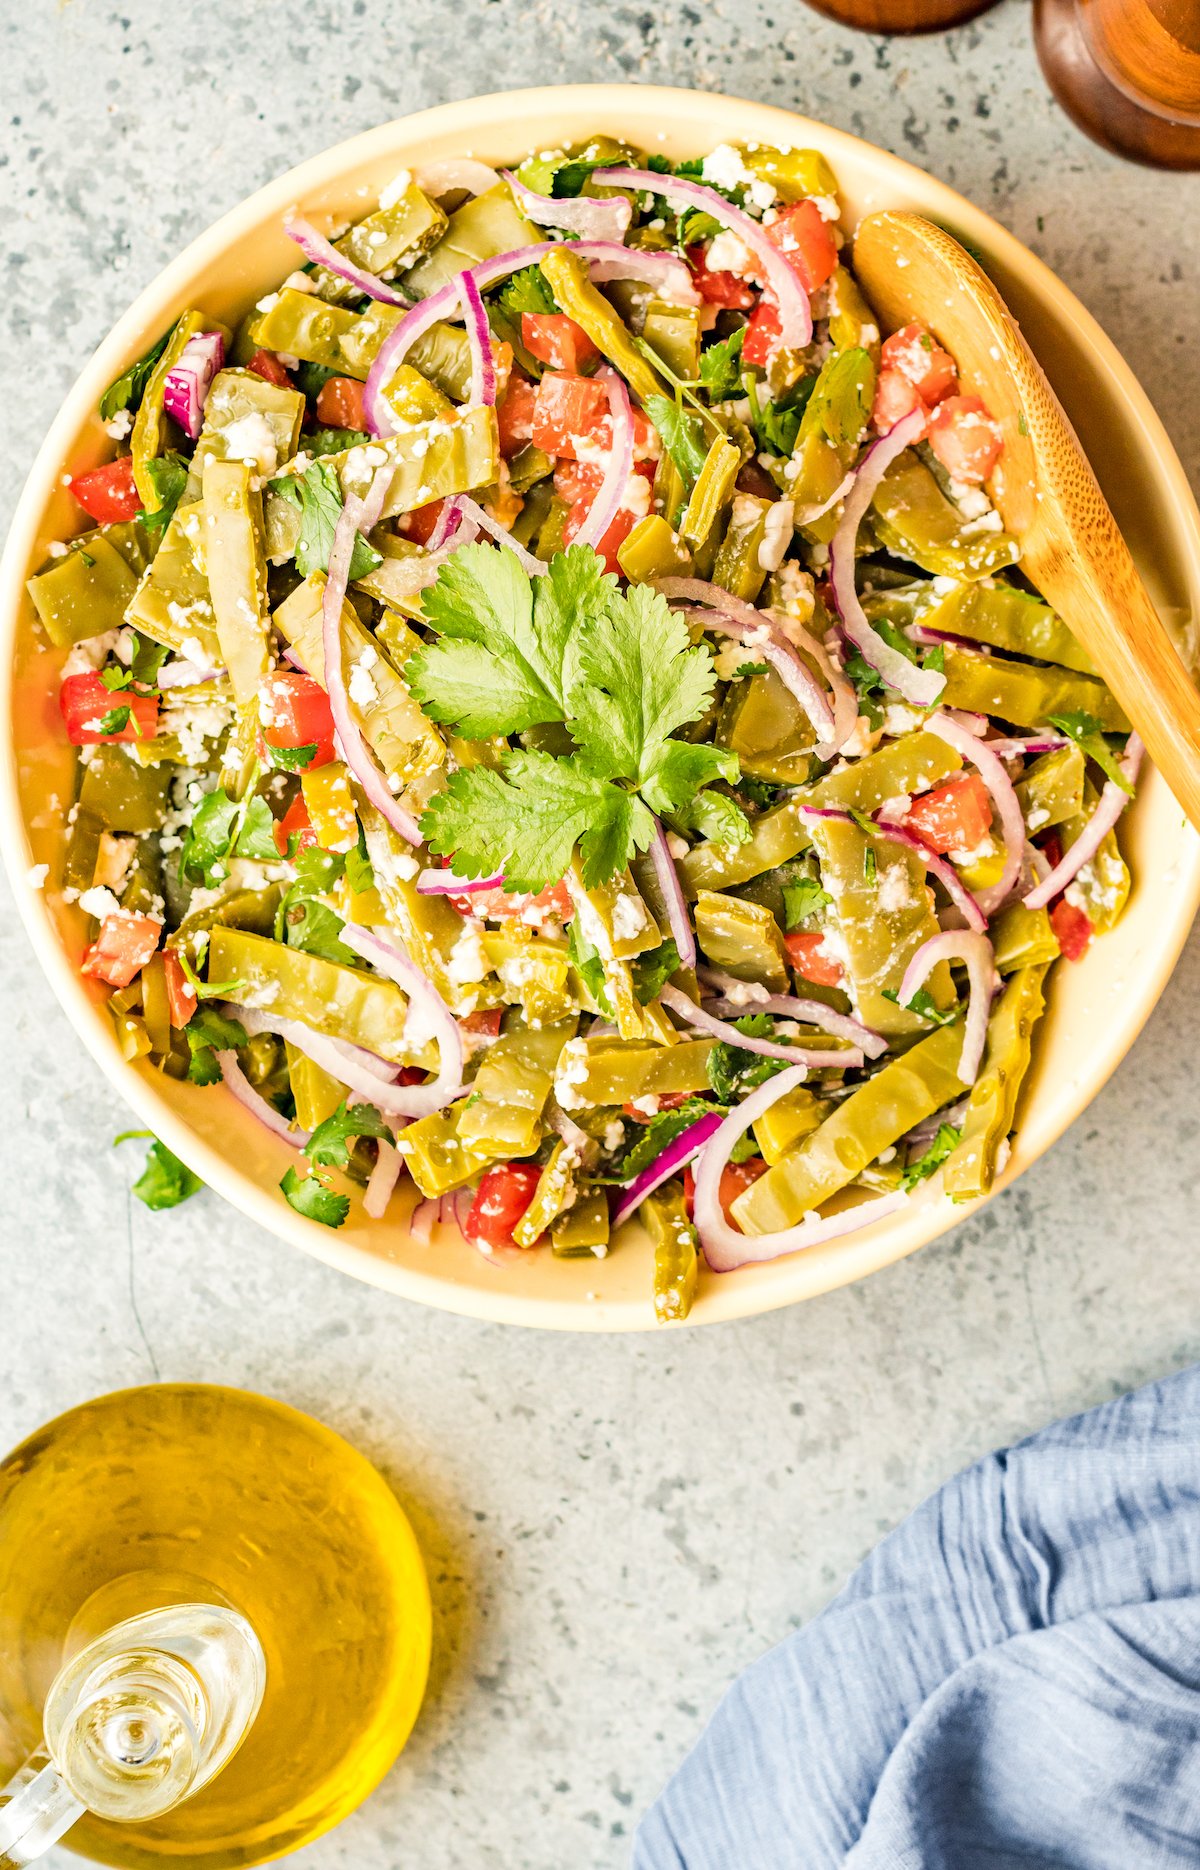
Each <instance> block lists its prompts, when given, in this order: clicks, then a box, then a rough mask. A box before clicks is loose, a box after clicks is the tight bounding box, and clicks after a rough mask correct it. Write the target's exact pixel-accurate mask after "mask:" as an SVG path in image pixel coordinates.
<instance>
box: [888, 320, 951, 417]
mask: <svg viewBox="0 0 1200 1870" xmlns="http://www.w3.org/2000/svg"><path fill="white" fill-rule="evenodd" d="M880 357H881V361H882V367H883V369H884V370H885V371H887V370H894V371H896V372H897V373H898V374H899V375H900V376H902V377H903V378H904V379H905V380H906V382H908V383H911V384H912V386H913V388H914V389H915V390H916V392H917V395H918V396H919V397H920V398H921V401H922V402H923V403H924V404H925V405H926V407H927V408H929V409H932V408H933V406H934V404H935V403H940V402H941V401H942V399H943V398H944V397H946V396H950V395H952V394H953V393H954V391H955V390H956V389H957V388H958V371H957V370H956V368H955V364H954V359H953V357H951V355H950V353H949V351H944V350H943V349H942V347H941V345H940V344H938V343H937V342H936V340H935V339H934V338H932V337H931V336H930V334H929V333H928V331H926V330H925V328H924V326H922V325H905V326H903V328H902V329H901V330H899V331H893V333H892V335H891V337H890V338H885V339H884V340H883V347H882V350H881V352H880Z"/></svg>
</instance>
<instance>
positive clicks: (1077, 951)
mask: <svg viewBox="0 0 1200 1870" xmlns="http://www.w3.org/2000/svg"><path fill="white" fill-rule="evenodd" d="M1050 926H1051V928H1052V929H1053V930H1054V933H1055V935H1056V937H1057V939H1058V945H1059V947H1060V948H1061V949H1062V951H1063V953H1064V954H1065V955H1066V957H1067V960H1068V961H1082V959H1083V957H1084V955H1085V954H1086V953H1087V951H1088V946H1089V944H1090V942H1091V939H1092V936H1093V935H1094V934H1095V932H1096V931H1095V929H1094V928H1093V927H1092V919H1091V917H1090V916H1089V915H1088V913H1087V911H1086V910H1084V909H1079V908H1077V907H1076V906H1075V904H1074V903H1069V902H1068V901H1067V899H1066V897H1065V896H1060V897H1059V899H1058V901H1057V902H1056V903H1055V905H1054V907H1053V909H1052V910H1051V911H1050Z"/></svg>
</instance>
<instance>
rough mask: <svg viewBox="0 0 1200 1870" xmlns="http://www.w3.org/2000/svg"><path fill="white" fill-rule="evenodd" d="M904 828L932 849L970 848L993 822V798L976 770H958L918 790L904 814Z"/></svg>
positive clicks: (962, 849)
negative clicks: (940, 782) (941, 782)
mask: <svg viewBox="0 0 1200 1870" xmlns="http://www.w3.org/2000/svg"><path fill="white" fill-rule="evenodd" d="M904 824H905V827H906V829H907V830H909V831H915V832H916V834H917V836H918V837H919V838H920V839H921V840H922V841H923V842H924V843H926V844H928V846H929V848H930V850H933V851H942V852H945V851H973V850H975V849H976V848H977V847H978V846H979V845H980V844H982V843H983V840H984V839H985V838H986V836H987V834H988V832H989V831H990V830H991V826H992V801H991V797H990V795H989V793H988V789H987V787H986V786H985V785H984V783H983V780H982V779H981V778H980V777H979V774H978V773H961V774H959V775H958V776H957V777H956V778H954V779H948V780H947V781H946V782H945V784H944V785H941V786H935V787H934V789H933V790H932V792H922V793H920V794H919V795H918V796H917V797H916V798H915V799H914V800H913V802H912V805H911V806H910V807H909V810H908V811H907V813H906V814H905V817H904Z"/></svg>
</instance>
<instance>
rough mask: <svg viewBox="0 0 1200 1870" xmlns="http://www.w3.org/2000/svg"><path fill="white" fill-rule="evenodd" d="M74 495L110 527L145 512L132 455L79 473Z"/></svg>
mask: <svg viewBox="0 0 1200 1870" xmlns="http://www.w3.org/2000/svg"><path fill="white" fill-rule="evenodd" d="M71 492H72V493H73V494H74V496H75V498H76V499H77V500H78V502H79V504H80V506H81V507H82V508H83V510H84V512H85V513H90V514H91V516H92V518H93V519H94V520H98V521H99V523H100V524H101V526H109V525H111V524H112V523H113V522H114V521H115V520H121V519H134V518H136V516H137V514H139V513H140V512H141V510H142V496H141V494H140V493H139V492H138V490H137V487H136V486H135V485H134V479H133V456H132V455H119V456H118V457H117V459H116V460H115V461H106V462H105V463H104V465H103V467H98V468H91V469H90V470H89V471H88V473H86V474H76V475H75V476H74V478H73V479H72V481H71Z"/></svg>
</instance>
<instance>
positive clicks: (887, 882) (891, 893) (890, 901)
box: [875, 863, 912, 915]
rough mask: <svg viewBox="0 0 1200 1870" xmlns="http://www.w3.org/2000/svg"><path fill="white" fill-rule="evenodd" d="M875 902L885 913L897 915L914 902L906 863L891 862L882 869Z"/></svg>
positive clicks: (877, 883)
mask: <svg viewBox="0 0 1200 1870" xmlns="http://www.w3.org/2000/svg"><path fill="white" fill-rule="evenodd" d="M875 902H876V905H877V907H878V909H879V911H880V913H881V914H883V915H896V914H898V913H899V911H900V910H901V909H907V908H908V907H909V905H910V903H911V902H912V890H911V884H910V880H909V875H908V866H907V865H906V864H903V863H898V864H889V865H888V866H887V868H886V869H881V870H880V872H879V876H878V879H877V882H876V888H875Z"/></svg>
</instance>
